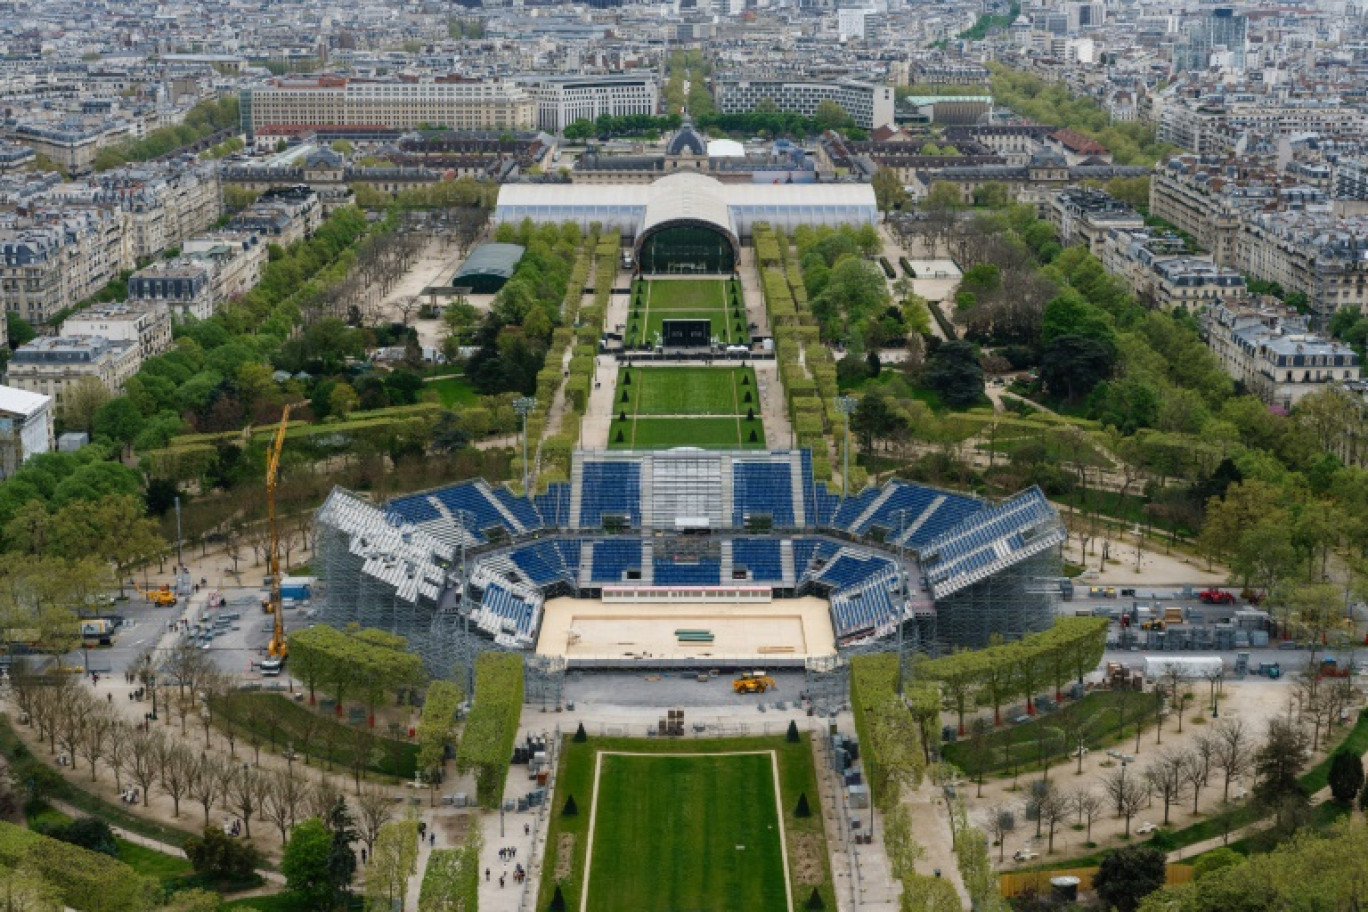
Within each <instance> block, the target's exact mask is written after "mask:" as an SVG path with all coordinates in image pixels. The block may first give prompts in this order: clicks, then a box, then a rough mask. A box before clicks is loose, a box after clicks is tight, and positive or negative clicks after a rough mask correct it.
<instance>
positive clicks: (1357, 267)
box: [1238, 212, 1368, 323]
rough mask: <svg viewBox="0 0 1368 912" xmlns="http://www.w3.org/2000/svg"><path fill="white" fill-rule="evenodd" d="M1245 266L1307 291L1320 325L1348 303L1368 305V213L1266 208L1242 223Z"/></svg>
mask: <svg viewBox="0 0 1368 912" xmlns="http://www.w3.org/2000/svg"><path fill="white" fill-rule="evenodd" d="M1238 262H1239V267H1240V268H1241V269H1242V270H1244V272H1245V273H1246V274H1248V275H1250V276H1252V277H1254V278H1258V279H1263V280H1264V281H1267V282H1276V283H1277V284H1279V285H1281V286H1282V287H1283V288H1284V289H1285V290H1286V291H1289V292H1301V293H1302V294H1304V295H1306V299H1307V304H1308V306H1309V307H1310V310H1311V313H1312V315H1313V316H1314V318H1315V319H1316V321H1317V322H1318V323H1323V322H1324V321H1327V320H1329V319H1330V317H1331V316H1333V315H1334V313H1335V311H1337V310H1339V309H1340V308H1342V307H1368V217H1363V216H1358V217H1355V218H1350V219H1341V218H1337V217H1335V216H1334V215H1331V214H1329V213H1321V212H1315V213H1311V212H1261V213H1258V214H1256V215H1250V216H1247V217H1246V218H1244V219H1243V220H1242V221H1241V224H1240V234H1239V254H1238Z"/></svg>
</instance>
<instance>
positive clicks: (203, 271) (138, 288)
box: [128, 248, 264, 320]
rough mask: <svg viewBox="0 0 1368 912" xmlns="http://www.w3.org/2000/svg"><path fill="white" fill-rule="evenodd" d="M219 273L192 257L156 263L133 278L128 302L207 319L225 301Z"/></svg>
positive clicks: (130, 282)
mask: <svg viewBox="0 0 1368 912" xmlns="http://www.w3.org/2000/svg"><path fill="white" fill-rule="evenodd" d="M263 249H264V248H263ZM215 272H216V269H215V266H214V265H213V262H212V261H208V262H206V261H203V260H197V259H194V258H191V257H189V256H182V257H180V258H178V259H176V260H173V261H170V262H166V261H163V262H158V263H153V264H151V265H150V266H148V267H146V268H145V269H140V270H138V271H137V272H135V273H134V274H133V275H132V276H131V277H129V280H128V299H129V300H128V303H129V304H130V305H132V304H138V305H145V306H150V307H161V308H165V309H166V311H167V312H168V313H174V314H175V315H176V316H178V317H193V318H194V319H196V320H207V319H209V317H210V316H212V315H213V313H214V308H215V307H217V306H218V304H219V302H220V301H222V300H223V298H222V297H219V296H217V295H216V294H215V283H214V277H215Z"/></svg>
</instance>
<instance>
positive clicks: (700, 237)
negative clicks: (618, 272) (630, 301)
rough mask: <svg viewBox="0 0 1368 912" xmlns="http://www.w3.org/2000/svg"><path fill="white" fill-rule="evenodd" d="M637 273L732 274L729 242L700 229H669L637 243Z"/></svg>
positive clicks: (732, 253)
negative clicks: (639, 268)
mask: <svg viewBox="0 0 1368 912" xmlns="http://www.w3.org/2000/svg"><path fill="white" fill-rule="evenodd" d="M639 260H640V263H641V269H642V271H643V272H647V273H714V274H716V273H724V274H731V273H732V272H734V271H735V270H736V253H735V251H734V250H733V249H732V244H731V240H730V239H729V238H728V237H727V236H726V235H725V234H723V233H722V232H721V231H718V230H717V229H715V228H708V227H706V226H703V225H671V226H669V227H665V228H660V229H657V230H655V231H653V232H651V233H650V234H648V235H647V236H646V237H645V238H644V239H643V240H642V242H641V251H640V257H639Z"/></svg>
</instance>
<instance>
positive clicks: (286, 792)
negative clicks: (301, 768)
mask: <svg viewBox="0 0 1368 912" xmlns="http://www.w3.org/2000/svg"><path fill="white" fill-rule="evenodd" d="M267 781H268V785H269V787H268V788H267V789H266V793H265V796H264V797H265V801H263V802H262V805H261V816H262V817H264V818H265V819H267V820H269V821H270V822H271V823H274V824H275V825H276V828H277V829H279V830H280V841H281V843H282V844H283V843H284V842H285V840H286V839H287V838H289V835H290V828H291V827H293V826H294V824H295V819H296V818H297V817H298V816H299V809H300V807H301V806H302V805H303V804H304V799H305V798H306V797H307V795H306V789H305V787H304V783H303V782H301V781H300V780H299V779H296V778H295V777H294V775H293V774H292V773H289V772H281V771H280V770H276V771H275V772H274V773H272V774H270V776H269V778H268V780H267Z"/></svg>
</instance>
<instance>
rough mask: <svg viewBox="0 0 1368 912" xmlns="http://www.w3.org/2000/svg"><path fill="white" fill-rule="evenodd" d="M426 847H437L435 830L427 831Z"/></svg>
mask: <svg viewBox="0 0 1368 912" xmlns="http://www.w3.org/2000/svg"><path fill="white" fill-rule="evenodd" d="M428 848H430V849H435V848H437V834H436V833H435V832H433V833H428Z"/></svg>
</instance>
